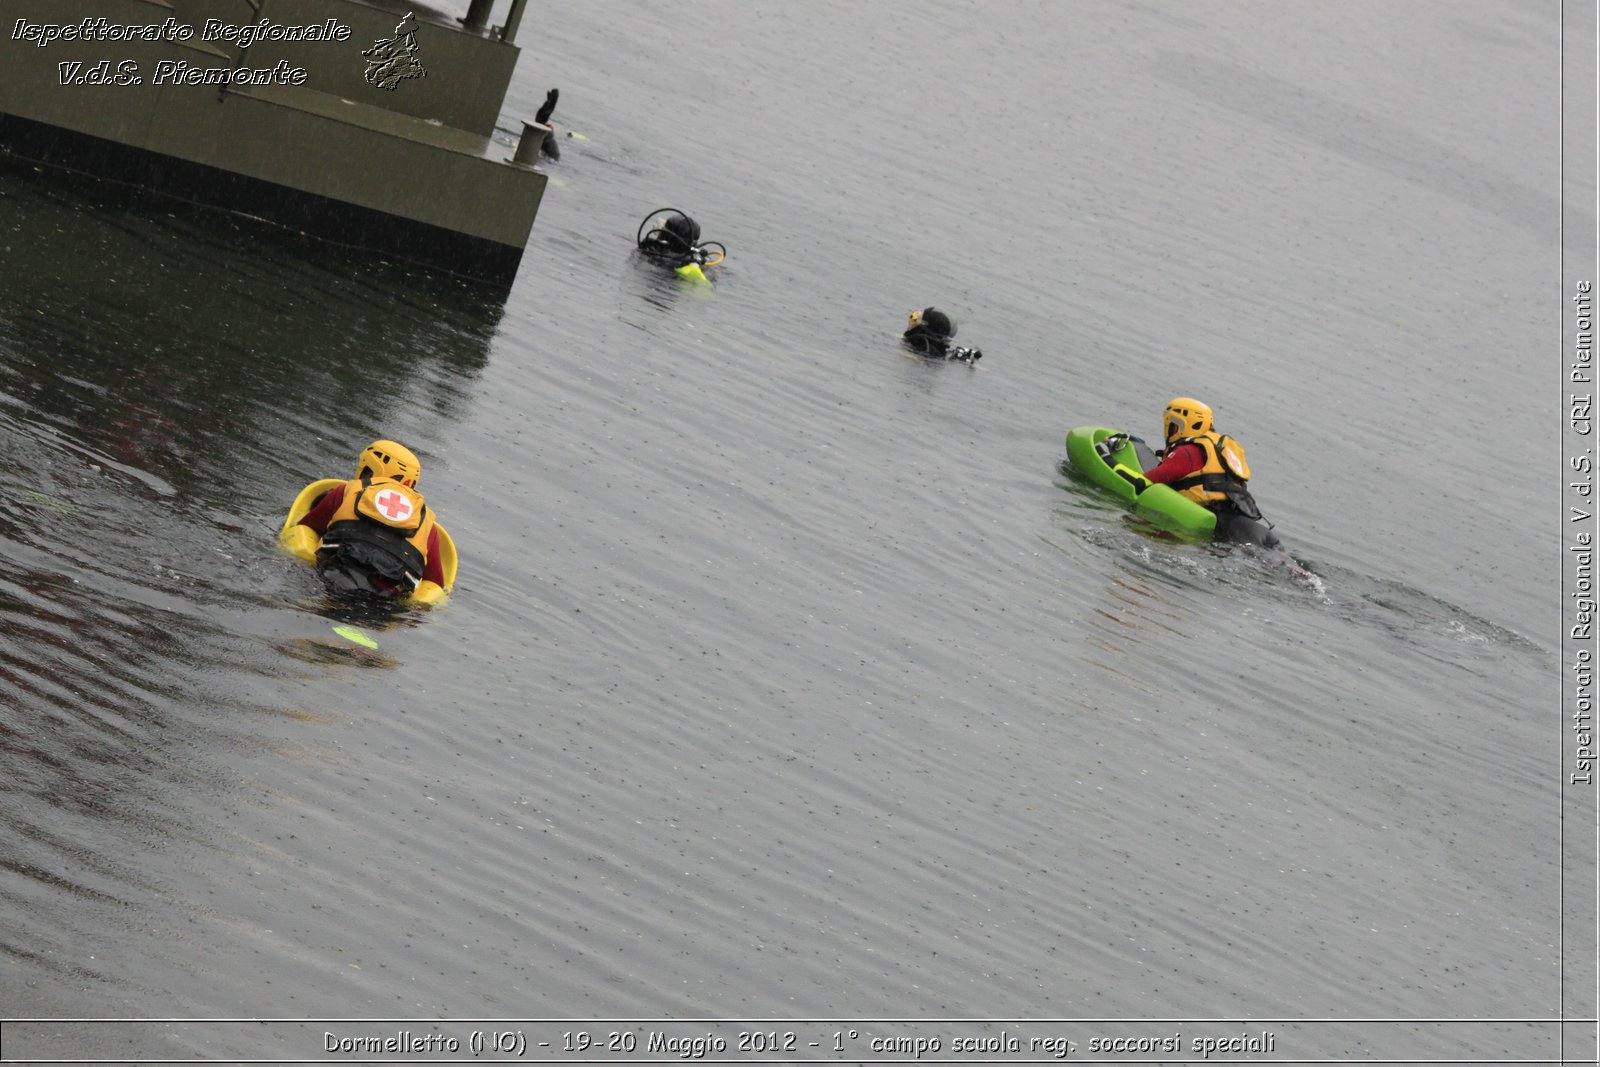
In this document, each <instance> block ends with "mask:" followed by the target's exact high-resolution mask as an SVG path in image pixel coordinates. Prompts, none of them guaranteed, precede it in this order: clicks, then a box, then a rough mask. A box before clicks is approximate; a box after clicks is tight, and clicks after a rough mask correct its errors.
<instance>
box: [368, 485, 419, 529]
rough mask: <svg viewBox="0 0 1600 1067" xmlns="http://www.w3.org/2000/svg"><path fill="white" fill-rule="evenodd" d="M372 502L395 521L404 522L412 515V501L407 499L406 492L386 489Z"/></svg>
mask: <svg viewBox="0 0 1600 1067" xmlns="http://www.w3.org/2000/svg"><path fill="white" fill-rule="evenodd" d="M372 502H373V503H374V504H376V505H377V506H378V510H379V511H381V512H383V513H384V514H385V515H387V516H389V518H390V519H392V520H394V521H395V522H404V521H405V520H406V519H409V518H410V517H411V510H412V509H411V501H409V500H407V499H406V495H405V494H404V493H400V492H396V491H395V490H393V489H385V490H384V491H383V492H381V493H379V494H378V495H377V496H376V497H375V498H374V499H373V501H372Z"/></svg>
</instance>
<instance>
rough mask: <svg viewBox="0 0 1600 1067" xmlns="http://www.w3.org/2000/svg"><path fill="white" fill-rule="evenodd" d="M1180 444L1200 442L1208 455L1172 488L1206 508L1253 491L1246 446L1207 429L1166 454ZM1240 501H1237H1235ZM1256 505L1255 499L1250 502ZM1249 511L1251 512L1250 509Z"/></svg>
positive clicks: (1181, 442) (1225, 435) (1175, 442)
mask: <svg viewBox="0 0 1600 1067" xmlns="http://www.w3.org/2000/svg"><path fill="white" fill-rule="evenodd" d="M1179 445H1199V446H1200V450H1201V451H1202V452H1204V453H1205V454H1206V461H1205V465H1204V466H1202V467H1201V468H1200V469H1199V470H1197V471H1195V472H1194V473H1193V474H1188V475H1185V476H1184V477H1182V478H1178V479H1177V480H1175V481H1173V482H1172V483H1170V484H1171V485H1172V488H1174V489H1176V490H1177V491H1178V492H1180V493H1182V494H1183V495H1184V496H1186V497H1188V498H1189V499H1190V500H1193V501H1195V502H1196V503H1198V504H1204V505H1205V506H1207V507H1210V506H1212V505H1213V504H1221V503H1223V502H1224V501H1227V500H1230V499H1236V494H1243V495H1244V496H1245V497H1246V498H1248V497H1249V495H1250V490H1249V488H1248V487H1247V485H1246V483H1248V482H1249V481H1250V464H1249V462H1248V461H1247V460H1246V459H1245V458H1244V446H1243V445H1241V444H1240V443H1239V442H1238V441H1235V440H1234V439H1233V438H1231V437H1229V436H1228V435H1227V434H1223V433H1217V432H1216V431H1215V430H1208V431H1206V432H1205V433H1203V434H1196V435H1195V436H1193V437H1184V438H1180V439H1179V440H1176V441H1174V442H1172V444H1171V445H1169V446H1168V447H1167V454H1168V455H1171V454H1172V450H1173V449H1174V448H1177V447H1178V446H1179ZM1236 502H1237V501H1236ZM1251 506H1252V507H1253V506H1254V501H1252V502H1251ZM1247 513H1248V512H1247Z"/></svg>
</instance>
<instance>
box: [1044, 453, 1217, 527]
mask: <svg viewBox="0 0 1600 1067" xmlns="http://www.w3.org/2000/svg"><path fill="white" fill-rule="evenodd" d="M1118 432H1119V431H1117V430H1109V429H1107V428H1106V427H1104V426H1079V427H1078V428H1077V429H1075V430H1069V431H1067V462H1068V463H1070V464H1072V469H1073V470H1075V471H1077V472H1079V473H1080V474H1082V475H1083V476H1084V477H1085V478H1088V479H1089V480H1090V481H1091V482H1093V483H1094V484H1095V485H1097V486H1099V487H1100V488H1102V489H1104V490H1106V491H1107V492H1109V493H1112V494H1114V495H1115V496H1116V497H1117V499H1118V500H1121V501H1122V502H1123V503H1124V504H1127V505H1128V506H1129V507H1131V508H1132V509H1133V511H1134V514H1136V515H1138V516H1140V517H1141V518H1144V519H1147V520H1149V521H1150V522H1151V523H1153V524H1154V525H1156V526H1159V527H1161V529H1163V530H1170V531H1172V532H1173V533H1175V534H1178V535H1179V536H1181V537H1183V538H1184V539H1185V540H1188V541H1210V540H1211V539H1212V536H1213V535H1214V534H1215V533H1216V529H1217V516H1216V515H1215V514H1214V513H1213V512H1212V511H1211V510H1210V509H1209V508H1205V507H1202V506H1201V505H1199V504H1196V503H1195V502H1194V501H1193V500H1190V499H1189V498H1188V497H1186V496H1184V495H1183V494H1182V493H1179V492H1178V491H1177V490H1175V489H1172V488H1171V487H1170V486H1165V485H1152V486H1151V487H1150V488H1148V489H1146V490H1145V491H1144V492H1142V493H1140V492H1136V491H1135V490H1134V488H1133V486H1132V485H1131V484H1129V482H1128V480H1127V479H1126V478H1123V477H1122V476H1121V475H1119V474H1117V472H1116V471H1114V470H1112V469H1111V467H1112V465H1113V464H1117V463H1120V464H1122V465H1123V466H1125V467H1127V468H1128V469H1130V470H1135V471H1138V472H1140V473H1141V474H1142V473H1144V470H1145V468H1144V467H1143V465H1141V464H1140V462H1139V454H1138V452H1137V451H1135V449H1134V446H1133V442H1132V441H1130V440H1127V439H1126V438H1124V440H1123V442H1122V444H1121V446H1120V447H1119V448H1117V449H1116V450H1115V451H1114V452H1112V453H1111V455H1110V456H1109V457H1105V456H1102V455H1101V454H1100V449H1099V447H1098V446H1099V444H1100V442H1101V441H1104V440H1105V439H1106V438H1107V437H1110V436H1112V435H1113V434H1116V433H1118Z"/></svg>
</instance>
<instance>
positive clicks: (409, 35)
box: [361, 13, 428, 92]
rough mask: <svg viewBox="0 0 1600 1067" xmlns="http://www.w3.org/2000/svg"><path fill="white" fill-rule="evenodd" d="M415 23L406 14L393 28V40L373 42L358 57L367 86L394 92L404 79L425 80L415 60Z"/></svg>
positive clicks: (420, 65) (426, 74)
mask: <svg viewBox="0 0 1600 1067" xmlns="http://www.w3.org/2000/svg"><path fill="white" fill-rule="evenodd" d="M417 51H418V49H417V19H416V16H415V15H414V14H411V13H407V14H406V17H405V18H403V19H401V20H400V25H398V26H396V27H395V28H394V36H393V37H389V38H385V39H384V40H381V41H377V42H375V43H374V44H373V46H372V47H371V48H368V49H367V50H366V51H364V52H362V53H361V54H362V55H364V56H366V57H367V75H366V76H367V84H369V85H375V86H377V87H378V88H379V89H388V90H389V91H390V92H393V91H394V87H395V86H397V85H399V84H400V83H401V82H403V81H405V80H406V79H407V78H426V77H427V76H428V72H427V71H426V70H424V69H422V63H421V62H420V61H418V59H417Z"/></svg>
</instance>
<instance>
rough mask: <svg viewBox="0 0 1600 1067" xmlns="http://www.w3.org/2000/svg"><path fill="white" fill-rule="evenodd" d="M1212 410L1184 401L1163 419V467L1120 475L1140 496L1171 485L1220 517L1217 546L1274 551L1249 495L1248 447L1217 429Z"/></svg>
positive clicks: (1191, 400)
mask: <svg viewBox="0 0 1600 1067" xmlns="http://www.w3.org/2000/svg"><path fill="white" fill-rule="evenodd" d="M1211 422H1212V414H1211V408H1210V407H1209V406H1208V405H1206V404H1203V403H1201V402H1200V401H1198V400H1195V399H1194V398H1193V397H1187V396H1180V397H1177V398H1175V399H1174V400H1172V401H1171V402H1170V403H1168V404H1167V406H1166V409H1165V410H1164V411H1162V413H1161V423H1162V426H1161V429H1162V436H1163V438H1164V439H1165V441H1166V450H1165V452H1164V453H1163V457H1164V458H1163V459H1162V460H1161V463H1160V464H1158V465H1157V466H1155V467H1153V468H1152V469H1150V470H1147V471H1145V472H1144V473H1143V474H1142V475H1141V474H1136V473H1135V472H1133V471H1131V470H1129V469H1127V468H1126V467H1123V466H1121V465H1119V466H1118V467H1117V468H1116V470H1117V473H1118V474H1120V475H1122V477H1123V478H1126V479H1127V480H1128V481H1129V482H1132V483H1133V487H1134V488H1135V489H1137V490H1139V491H1141V492H1143V491H1144V490H1145V489H1146V488H1148V487H1149V486H1150V485H1151V484H1152V483H1154V484H1158V485H1169V486H1171V487H1172V488H1173V489H1175V490H1177V491H1178V492H1179V493H1182V494H1183V495H1184V496H1186V497H1188V498H1189V499H1190V500H1193V501H1194V502H1195V503H1197V504H1200V505H1202V506H1203V507H1206V508H1209V509H1211V510H1212V511H1214V512H1215V513H1216V515H1217V527H1216V540H1218V541H1248V542H1251V543H1253V544H1260V545H1265V546H1267V547H1272V546H1273V545H1276V544H1278V535H1277V534H1275V533H1273V532H1272V531H1271V529H1270V528H1268V527H1267V526H1266V525H1264V524H1263V522H1262V518H1261V509H1260V508H1258V507H1257V506H1256V502H1255V498H1254V497H1252V496H1251V495H1250V487H1249V482H1250V464H1249V462H1248V461H1247V460H1246V459H1245V455H1244V446H1243V445H1241V444H1239V442H1238V441H1235V440H1234V439H1233V438H1232V437H1229V436H1228V435H1227V434H1221V433H1217V431H1216V430H1215V429H1213V428H1212V425H1211Z"/></svg>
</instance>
